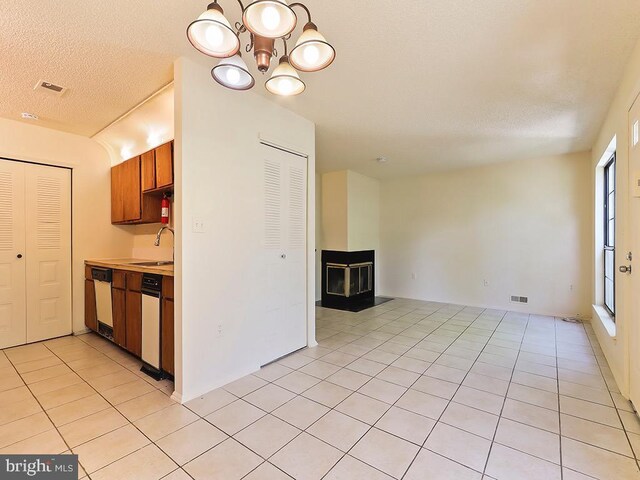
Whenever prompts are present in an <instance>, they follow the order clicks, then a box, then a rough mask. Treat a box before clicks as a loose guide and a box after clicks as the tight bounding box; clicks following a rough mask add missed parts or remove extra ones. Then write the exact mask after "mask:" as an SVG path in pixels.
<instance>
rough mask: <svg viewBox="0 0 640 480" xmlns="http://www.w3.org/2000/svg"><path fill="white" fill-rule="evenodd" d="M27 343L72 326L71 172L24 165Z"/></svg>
mask: <svg viewBox="0 0 640 480" xmlns="http://www.w3.org/2000/svg"><path fill="white" fill-rule="evenodd" d="M26 167H27V168H26V178H25V185H26V210H25V211H26V216H25V217H26V232H27V241H26V246H27V248H26V252H27V254H26V270H27V272H26V278H27V342H36V341H38V340H44V339H46V338H53V337H59V336H62V335H68V334H70V333H71V331H72V326H71V171H70V170H67V169H63V168H54V167H45V166H41V165H27V166H26Z"/></svg>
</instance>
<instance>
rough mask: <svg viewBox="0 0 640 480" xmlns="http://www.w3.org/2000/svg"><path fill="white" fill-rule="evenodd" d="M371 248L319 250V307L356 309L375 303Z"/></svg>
mask: <svg viewBox="0 0 640 480" xmlns="http://www.w3.org/2000/svg"><path fill="white" fill-rule="evenodd" d="M374 292H375V252H374V250H363V251H358V252H341V251H337V250H323V251H322V302H321V305H322V306H323V307H328V308H337V309H340V310H351V311H359V310H363V309H364V308H368V307H369V306H373V305H374V303H375V295H374Z"/></svg>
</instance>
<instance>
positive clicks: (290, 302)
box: [260, 145, 307, 365]
mask: <svg viewBox="0 0 640 480" xmlns="http://www.w3.org/2000/svg"><path fill="white" fill-rule="evenodd" d="M260 148H261V152H262V157H263V162H264V163H263V168H264V244H263V246H264V260H265V265H264V268H265V272H266V275H265V280H266V282H265V285H264V292H263V293H264V298H265V310H266V313H265V318H264V322H263V323H262V326H263V330H262V342H261V345H262V364H263V365H264V364H266V363H268V362H271V361H273V360H276V359H278V358H280V357H282V356H284V355H287V354H288V353H291V352H294V351H296V350H298V349H300V348H303V347H304V346H306V344H307V315H306V313H307V310H306V303H307V289H306V285H307V267H306V265H307V263H306V250H307V158H306V157H302V156H300V155H295V154H293V153H289V152H285V151H282V150H279V149H277V148H273V147H269V146H267V145H261V147H260Z"/></svg>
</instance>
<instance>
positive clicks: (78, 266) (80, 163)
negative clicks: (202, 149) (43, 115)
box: [0, 119, 132, 332]
mask: <svg viewBox="0 0 640 480" xmlns="http://www.w3.org/2000/svg"><path fill="white" fill-rule="evenodd" d="M0 157H5V158H10V159H15V160H24V161H29V162H35V163H41V164H46V165H55V166H64V167H71V168H72V270H73V271H72V283H73V291H72V295H73V331H74V332H81V331H84V330H85V326H84V260H85V259H87V258H118V257H127V256H129V255H130V253H131V248H132V237H131V236H130V235H129V234H128V233H127V232H126V230H125V229H124V228H123V227H115V226H113V225H111V173H110V172H111V162H110V159H109V156H108V155H107V152H106V151H105V149H104V148H103V147H101V146H100V145H99V144H98V143H96V142H95V141H93V140H91V139H89V138H86V137H82V136H79V135H72V134H69V133H63V132H59V131H56V130H51V129H48V128H42V127H38V126H35V125H27V124H25V123H22V122H16V121H12V120H6V119H0Z"/></svg>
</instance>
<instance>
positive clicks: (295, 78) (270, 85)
mask: <svg viewBox="0 0 640 480" xmlns="http://www.w3.org/2000/svg"><path fill="white" fill-rule="evenodd" d="M264 85H265V87H267V90H269V91H270V92H271V93H273V94H275V95H281V96H283V97H290V96H292V95H298V94H300V93H302V92H304V89H305V88H306V86H305V84H304V82H303V81H302V80H300V75H298V72H296V70H295V69H294V68H293V67H292V66H291V64H290V63H289V59H288V58H287V57H286V56H284V57H282V58H281V59H280V64H279V65H278V66H277V67H276V69H275V70H274V71H273V73H272V74H271V78H270V79H269V80H267V83H265V84H264Z"/></svg>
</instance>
